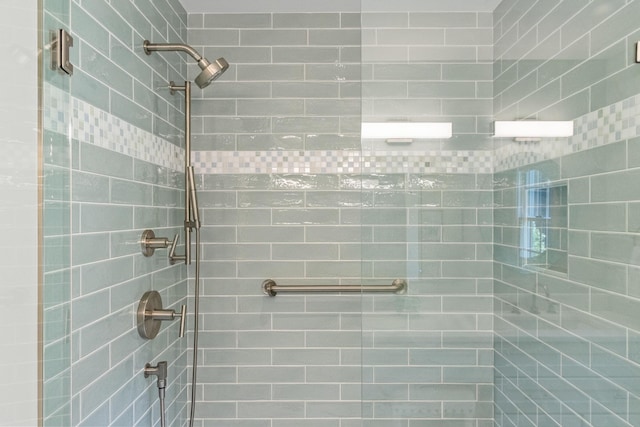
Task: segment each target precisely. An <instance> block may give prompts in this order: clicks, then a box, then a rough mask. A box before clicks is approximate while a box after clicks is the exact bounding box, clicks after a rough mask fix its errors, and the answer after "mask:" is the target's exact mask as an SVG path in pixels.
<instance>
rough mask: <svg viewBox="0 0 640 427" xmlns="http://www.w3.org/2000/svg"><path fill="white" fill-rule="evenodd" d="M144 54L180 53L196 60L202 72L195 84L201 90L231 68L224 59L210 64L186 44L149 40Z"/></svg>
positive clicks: (145, 44) (146, 41)
mask: <svg viewBox="0 0 640 427" xmlns="http://www.w3.org/2000/svg"><path fill="white" fill-rule="evenodd" d="M142 46H143V47H144V52H145V53H146V54H147V55H151V52H153V51H156V50H157V51H165V52H169V51H178V52H186V53H188V54H189V55H191V57H192V58H193V59H195V60H196V62H197V63H198V66H199V67H200V69H201V70H202V72H201V73H200V74H198V77H196V79H195V82H196V84H197V85H198V87H199V88H200V89H203V88H205V87H207V86H209V84H210V83H211V82H212V81H214V80H215V79H217V78H218V77H220V75H221V74H222V73H224V72H225V71H226V70H227V68H229V63H228V62H227V61H226V60H225V59H224V58H218V59H216V60H215V61H214V62H213V63H212V62H209V60H208V59H207V58H205V57H203V56H202V55H200V54H199V53H198V51H196V50H195V49H194V48H192V47H191V46H189V45H186V44H176V43H151V42H150V41H149V40H145V41H144V43H143V45H142Z"/></svg>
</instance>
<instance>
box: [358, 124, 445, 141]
mask: <svg viewBox="0 0 640 427" xmlns="http://www.w3.org/2000/svg"><path fill="white" fill-rule="evenodd" d="M452 136H453V125H452V123H451V122H440V123H432V122H385V123H362V138H366V139H413V138H415V139H436V138H437V139H441V138H451V137H452Z"/></svg>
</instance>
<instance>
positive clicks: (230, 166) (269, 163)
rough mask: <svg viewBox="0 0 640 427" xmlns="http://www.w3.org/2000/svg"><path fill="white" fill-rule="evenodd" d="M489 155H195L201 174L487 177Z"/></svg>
mask: <svg viewBox="0 0 640 427" xmlns="http://www.w3.org/2000/svg"><path fill="white" fill-rule="evenodd" d="M492 157H493V156H492V152H491V151H428V152H424V153H416V152H415V151H412V152H409V151H407V152H402V151H385V152H364V153H362V154H361V153H360V152H358V151H197V152H195V153H194V154H193V162H194V167H195V169H196V171H197V172H198V173H201V174H243V173H244V174H270V173H278V174H280V173H332V174H334V173H407V172H411V173H424V174H427V173H469V172H473V173H491V172H492Z"/></svg>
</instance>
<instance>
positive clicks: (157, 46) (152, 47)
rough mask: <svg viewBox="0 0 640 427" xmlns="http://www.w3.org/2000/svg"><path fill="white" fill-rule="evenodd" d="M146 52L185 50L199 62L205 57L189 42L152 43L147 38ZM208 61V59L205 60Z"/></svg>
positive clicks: (149, 53) (144, 45)
mask: <svg viewBox="0 0 640 427" xmlns="http://www.w3.org/2000/svg"><path fill="white" fill-rule="evenodd" d="M142 46H143V47H144V53H146V54H147V55H151V52H153V51H161V52H175V51H177V52H185V53H188V54H189V55H190V56H191V57H192V58H193V59H195V60H196V62H198V64H199V63H200V62H201V61H202V60H203V59H204V58H203V57H202V56H201V55H200V54H199V53H198V52H197V51H196V50H195V49H194V48H192V47H191V46H189V45H187V44H180V43H151V42H150V41H149V40H145V41H144V43H143V45H142ZM205 61H206V60H205Z"/></svg>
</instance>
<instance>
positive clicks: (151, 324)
mask: <svg viewBox="0 0 640 427" xmlns="http://www.w3.org/2000/svg"><path fill="white" fill-rule="evenodd" d="M181 310H182V311H180V312H179V313H176V311H175V310H173V309H163V308H162V298H161V297H160V294H159V293H158V291H147V292H145V293H144V295H142V298H141V299H140V303H139V304H138V311H137V320H138V333H139V334H140V336H141V337H142V338H146V339H153V338H155V337H156V335H158V332H160V326H161V323H162V322H163V321H165V320H175V319H176V318H177V317H179V318H180V332H179V333H178V336H179V337H180V338H182V337H183V336H184V329H185V322H186V319H187V306H186V305H184V304H182V306H181Z"/></svg>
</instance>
